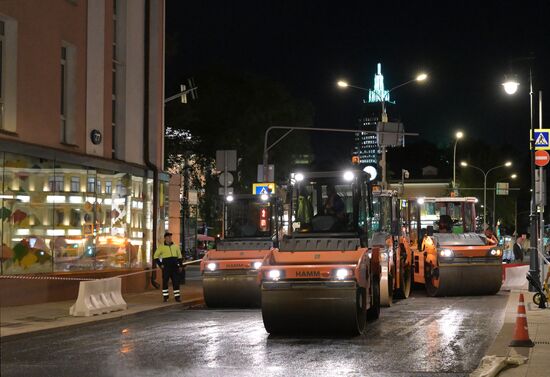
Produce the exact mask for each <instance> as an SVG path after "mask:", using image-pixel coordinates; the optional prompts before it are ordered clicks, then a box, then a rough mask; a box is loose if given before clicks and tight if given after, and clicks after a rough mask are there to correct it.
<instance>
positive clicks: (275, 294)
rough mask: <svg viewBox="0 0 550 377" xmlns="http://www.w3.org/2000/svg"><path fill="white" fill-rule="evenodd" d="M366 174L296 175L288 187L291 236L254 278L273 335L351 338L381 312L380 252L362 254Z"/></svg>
mask: <svg viewBox="0 0 550 377" xmlns="http://www.w3.org/2000/svg"><path fill="white" fill-rule="evenodd" d="M368 177H369V176H368V174H367V173H364V172H363V171H361V170H346V171H332V172H300V173H296V174H293V175H292V176H291V181H290V184H289V190H288V191H289V200H290V211H289V214H290V216H289V220H290V222H291V229H290V231H289V234H288V235H285V236H284V237H283V238H282V239H281V240H280V243H279V248H276V249H273V250H272V251H271V252H270V253H269V255H268V256H267V257H266V259H265V260H264V263H263V265H262V266H261V268H260V274H259V275H258V278H259V283H260V285H261V296H262V299H261V302H262V317H263V322H264V326H265V329H266V330H267V332H269V333H271V334H281V333H289V334H297V333H312V332H313V333H331V334H346V335H357V334H362V333H363V332H364V331H365V326H366V320H367V317H368V318H372V319H376V318H378V316H379V313H380V264H379V250H378V249H377V250H374V251H372V253H371V255H369V250H368V245H367V242H368V221H367V220H368V219H367V215H368V211H369V208H368V207H369V206H368V204H369V203H370V201H371V191H370V186H369V183H368V182H369V180H368Z"/></svg>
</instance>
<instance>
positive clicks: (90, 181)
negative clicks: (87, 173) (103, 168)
mask: <svg viewBox="0 0 550 377" xmlns="http://www.w3.org/2000/svg"><path fill="white" fill-rule="evenodd" d="M86 191H87V192H95V177H88V185H87V186H86Z"/></svg>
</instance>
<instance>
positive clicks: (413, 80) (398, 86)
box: [336, 72, 428, 188]
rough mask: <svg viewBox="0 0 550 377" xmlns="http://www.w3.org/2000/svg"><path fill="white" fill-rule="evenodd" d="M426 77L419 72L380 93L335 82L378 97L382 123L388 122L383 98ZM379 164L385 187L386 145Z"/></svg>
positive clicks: (346, 83) (340, 81)
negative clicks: (413, 76)
mask: <svg viewBox="0 0 550 377" xmlns="http://www.w3.org/2000/svg"><path fill="white" fill-rule="evenodd" d="M427 79H428V74H427V73H424V72H421V73H419V74H418V75H416V77H415V78H413V79H411V80H408V81H405V82H404V83H401V84H399V85H396V86H394V87H393V88H391V89H390V90H388V91H386V92H385V93H384V92H383V93H382V95H380V94H379V93H378V92H377V91H376V90H370V89H367V88H363V87H361V86H357V85H351V84H350V83H348V82H347V81H344V80H339V81H338V82H336V85H337V86H338V87H340V88H354V89H359V90H362V91H365V92H367V93H374V94H375V95H376V96H377V97H378V99H379V100H380V104H381V105H382V114H381V121H382V123H387V122H388V114H387V113H386V100H385V97H386V96H389V94H390V93H391V92H393V91H394V90H395V89H397V88H401V87H402V86H405V85H408V84H411V83H413V82H423V81H426V80H427ZM381 165H382V187H384V188H385V187H386V185H387V178H386V147H384V146H383V147H382V161H381Z"/></svg>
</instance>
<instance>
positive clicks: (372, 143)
mask: <svg viewBox="0 0 550 377" xmlns="http://www.w3.org/2000/svg"><path fill="white" fill-rule="evenodd" d="M382 98H383V99H384V102H385V105H386V112H387V113H390V112H389V111H388V110H390V109H391V107H392V105H393V104H394V103H395V102H392V101H391V100H390V92H389V90H386V89H385V88H384V75H382V64H381V63H378V64H377V67H376V73H375V75H374V87H373V89H369V96H368V98H367V99H363V106H362V108H361V115H360V117H359V119H358V127H357V128H358V129H359V130H367V131H376V125H377V123H378V122H380V121H381V120H382V118H381V117H382V104H381V102H382ZM389 116H390V117H391V114H389ZM353 155H354V156H359V162H360V163H361V164H366V165H370V166H374V167H376V169H378V167H379V161H380V159H379V157H380V151H379V147H378V141H377V138H376V135H375V134H362V133H357V134H355V146H354V148H353Z"/></svg>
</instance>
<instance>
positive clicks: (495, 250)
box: [490, 249, 502, 257]
mask: <svg viewBox="0 0 550 377" xmlns="http://www.w3.org/2000/svg"><path fill="white" fill-rule="evenodd" d="M490 254H491V255H492V256H494V257H500V254H502V252H501V251H500V250H499V249H491V251H490Z"/></svg>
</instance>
